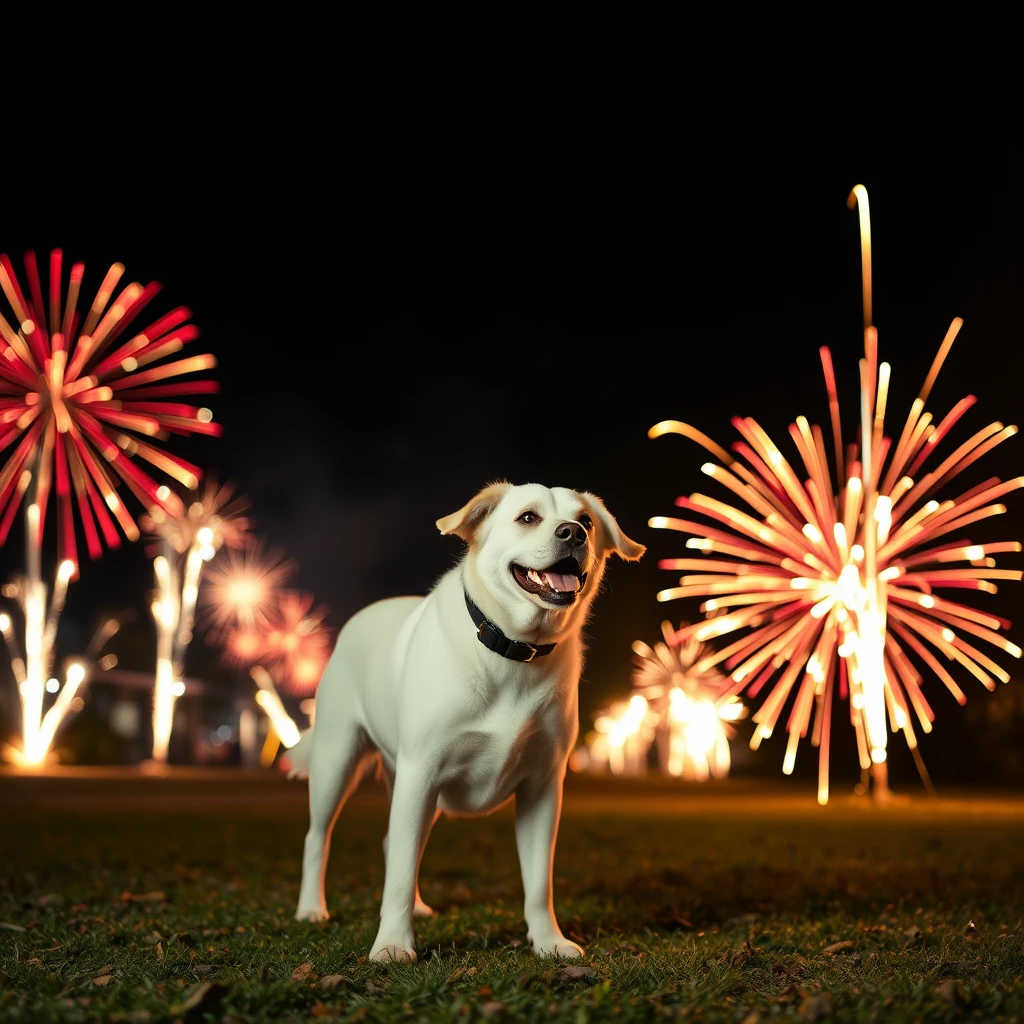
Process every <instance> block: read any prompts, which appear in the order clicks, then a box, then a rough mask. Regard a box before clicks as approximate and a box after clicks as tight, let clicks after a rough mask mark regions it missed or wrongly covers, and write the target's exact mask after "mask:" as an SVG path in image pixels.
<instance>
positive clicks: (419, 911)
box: [412, 897, 434, 917]
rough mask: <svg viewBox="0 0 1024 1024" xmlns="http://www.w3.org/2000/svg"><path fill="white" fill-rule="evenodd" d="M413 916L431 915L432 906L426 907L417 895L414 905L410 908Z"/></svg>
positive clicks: (432, 912)
mask: <svg viewBox="0 0 1024 1024" xmlns="http://www.w3.org/2000/svg"><path fill="white" fill-rule="evenodd" d="M412 916H413V917H433V916H434V908H433V907H428V906H427V905H426V903H424V902H423V900H421V899H420V898H419V897H417V898H416V905H415V906H414V907H413V908H412Z"/></svg>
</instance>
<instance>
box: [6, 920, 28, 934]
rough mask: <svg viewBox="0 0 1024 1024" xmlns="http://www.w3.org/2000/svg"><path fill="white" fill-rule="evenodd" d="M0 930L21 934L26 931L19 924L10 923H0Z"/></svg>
mask: <svg viewBox="0 0 1024 1024" xmlns="http://www.w3.org/2000/svg"><path fill="white" fill-rule="evenodd" d="M0 928H3V929H4V931H8V932H23V931H26V929H25V928H22V926H21V925H20V924H12V923H11V922H10V921H0Z"/></svg>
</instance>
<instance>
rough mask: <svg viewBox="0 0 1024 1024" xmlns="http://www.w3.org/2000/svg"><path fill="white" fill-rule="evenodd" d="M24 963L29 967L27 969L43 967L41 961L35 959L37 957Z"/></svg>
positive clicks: (37, 958)
mask: <svg viewBox="0 0 1024 1024" xmlns="http://www.w3.org/2000/svg"><path fill="white" fill-rule="evenodd" d="M25 963H27V964H28V965H29V967H42V966H43V961H42V960H40V959H39V957H37V956H34V957H32V958H31V959H29V960H26V961H25Z"/></svg>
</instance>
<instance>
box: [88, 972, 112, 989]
mask: <svg viewBox="0 0 1024 1024" xmlns="http://www.w3.org/2000/svg"><path fill="white" fill-rule="evenodd" d="M113 980H114V976H113V975H112V974H101V975H99V976H98V977H96V978H93V979H92V983H93V984H94V985H99V986H103V985H109V984H110V983H111V982H112V981H113Z"/></svg>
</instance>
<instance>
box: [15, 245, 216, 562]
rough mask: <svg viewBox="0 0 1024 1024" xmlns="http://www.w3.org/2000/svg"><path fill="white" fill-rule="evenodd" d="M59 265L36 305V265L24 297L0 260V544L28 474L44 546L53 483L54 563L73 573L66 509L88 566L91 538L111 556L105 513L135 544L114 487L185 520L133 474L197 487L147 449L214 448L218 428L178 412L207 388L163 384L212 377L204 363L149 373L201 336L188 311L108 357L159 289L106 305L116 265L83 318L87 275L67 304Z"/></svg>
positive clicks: (113, 537) (205, 414)
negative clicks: (3, 306)
mask: <svg viewBox="0 0 1024 1024" xmlns="http://www.w3.org/2000/svg"><path fill="white" fill-rule="evenodd" d="M62 259H63V257H62V253H61V250H59V249H54V250H53V252H51V253H50V279H49V289H48V294H47V299H46V300H45V301H44V298H43V289H42V283H41V279H40V274H39V269H38V267H37V265H36V257H35V253H33V252H28V253H26V254H25V274H26V278H27V280H28V293H27V295H26V293H25V292H23V291H22V288H21V286H20V284H19V282H18V279H17V276H16V274H15V271H14V267H13V266H12V264H11V261H10V259H9V258H8V257H7V256H6V255H0V287H2V289H3V292H4V294H5V295H6V296H7V300H8V302H9V303H10V306H11V309H12V310H13V311H14V321H15V323H14V326H12V325H11V324H10V323H8V321H7V320H6V319H5V318H4V317H3V315H0V451H2V450H3V449H5V448H7V447H9V446H10V445H12V444H14V443H15V442H18V443H17V447H16V448H15V449H14V451H13V453H12V454H11V455H10V457H9V458H8V460H7V463H6V464H5V465H4V467H3V469H2V470H0V513H2V516H0V544H2V543H4V541H6V539H7V536H8V533H9V532H10V528H11V524H12V522H13V520H14V516H15V515H16V513H17V511H18V507H19V505H20V504H21V500H22V497H23V496H24V492H25V490H26V488H27V486H28V481H29V477H28V476H27V475H26V473H25V470H29V471H34V472H36V473H37V477H36V503H37V504H38V506H39V510H40V517H39V537H38V538H36V542H37V543H41V542H42V533H43V524H44V523H45V519H46V506H47V501H48V498H49V494H50V490H51V487H53V486H54V482H55V486H56V492H57V519H58V526H59V533H58V545H59V557H60V558H61V559H62V560H63V559H70V560H71V561H72V562H74V563H75V565H76V566H77V563H78V558H77V546H76V543H75V527H74V511H73V509H74V506H75V504H77V507H78V510H79V515H80V517H81V521H82V529H83V532H84V534H85V541H86V547H87V549H88V552H89V556H90V557H91V558H98V557H99V556H100V554H101V553H102V550H103V546H102V544H101V541H100V534H102V537H103V542H104V543H105V544H106V546H107V547H108V548H115V547H118V546H119V545H120V537H119V535H118V532H117V529H116V528H115V526H114V523H113V520H112V519H111V516H110V513H113V517H114V519H116V520H117V522H118V525H120V527H121V530H122V531H123V533H124V535H125V536H126V537H127V538H128V539H129V540H136V539H138V536H139V528H138V526H137V525H136V524H135V521H134V520H133V519H132V517H131V515H130V514H129V512H128V510H127V508H125V505H124V503H123V502H122V501H121V498H120V497H119V496H118V494H117V490H116V489H117V487H118V485H119V484H120V483H121V482H122V481H123V482H124V484H125V485H126V486H127V487H128V489H129V490H130V491H131V492H132V493H133V494H134V495H135V496H136V498H138V500H139V501H140V502H141V503H142V505H143V506H144V507H145V508H157V509H161V510H162V511H163V512H165V513H166V514H167V515H170V516H175V515H181V513H182V511H183V504H182V501H181V499H180V498H179V497H178V496H177V495H175V494H174V493H173V491H171V489H170V488H169V487H167V486H166V485H162V484H158V483H157V482H156V481H155V480H154V479H153V478H152V477H150V476H149V474H148V473H146V472H145V471H144V470H143V469H141V468H140V466H139V460H140V459H142V460H145V461H146V462H148V463H150V464H151V465H152V466H155V467H156V468H157V469H159V470H160V471H161V472H163V473H165V474H167V475H168V476H169V477H172V478H173V479H175V480H177V481H179V482H180V483H182V484H184V485H185V486H186V487H188V488H190V489H192V488H195V487H196V486H197V485H198V483H199V479H200V477H201V476H202V471H201V470H200V469H199V468H198V467H197V466H194V465H192V464H191V463H188V462H186V461H184V460H183V459H180V458H178V457H177V456H174V455H171V454H169V453H168V452H166V451H164V450H162V449H160V448H157V447H155V446H154V445H152V444H151V443H150V440H149V439H151V438H156V439H158V440H166V439H167V438H168V437H169V436H170V435H171V434H207V435H211V436H219V435H220V433H221V427H220V426H219V425H218V424H216V423H213V422H212V419H213V416H212V413H211V412H210V410H209V409H207V408H203V407H199V406H194V405H185V404H182V403H180V402H179V401H177V399H178V398H179V397H180V396H186V395H209V394H214V393H216V392H217V391H218V390H219V388H218V385H217V382H216V381H213V380H189V381H187V382H181V383H173V384H167V383H163V382H164V381H166V380H168V379H169V378H172V377H178V376H181V375H183V374H191V373H195V372H198V371H202V370H209V369H212V368H213V367H214V366H215V365H216V359H215V358H214V357H213V356H212V355H209V354H204V355H197V356H191V357H189V358H186V359H178V360H175V361H173V362H169V363H163V364H162V365H160V366H152V365H151V364H154V363H157V362H159V361H160V360H162V359H164V358H165V357H166V356H169V355H171V354H173V353H175V352H178V351H179V350H180V349H181V348H182V347H183V346H184V345H185V344H186V343H187V342H189V341H192V340H194V339H195V338H197V337H198V336H199V330H198V328H196V327H195V326H194V325H192V324H187V323H186V321H187V320H188V319H189V318H190V317H191V315H192V314H191V311H190V310H188V309H186V308H184V307H178V308H177V309H174V310H172V311H171V312H170V313H167V314H166V315H165V316H162V317H160V318H159V319H157V320H155V321H154V322H153V323H152V324H150V325H149V326H148V327H147V328H146V329H145V330H143V331H140V332H139V333H137V334H134V335H132V336H131V337H130V339H129V340H128V341H124V342H123V343H121V344H120V345H115V342H116V341H117V340H118V338H120V337H121V336H122V335H124V334H125V332H126V330H127V328H128V325H129V324H130V323H131V322H132V321H133V320H134V319H135V317H136V316H137V315H138V314H139V313H141V312H142V310H143V309H144V308H145V307H146V306H147V305H148V304H149V302H150V301H151V300H152V299H153V297H154V296H155V295H156V294H157V292H159V290H160V285H159V284H157V283H156V282H151V283H150V284H148V285H146V286H145V287H143V286H142V285H140V284H138V283H136V282H132V283H130V284H128V285H127V286H125V287H124V288H123V289H122V290H121V291H120V293H119V294H118V296H117V298H116V299H114V300H113V302H111V299H112V297H113V295H114V292H115V290H116V288H117V286H118V283H119V281H120V279H121V276H122V275H123V273H124V266H123V265H122V264H120V263H115V264H114V265H113V266H112V267H111V268H110V269H109V270H108V271H107V273H106V276H105V277H104V278H103V282H102V283H101V285H100V287H99V290H98V291H97V293H96V297H95V298H94V299H93V301H92V304H91V305H90V306H89V308H88V310H87V311H86V312H85V313H84V316H83V314H82V311H81V310H79V308H78V300H79V294H80V291H81V287H82V278H83V274H84V271H85V265H84V264H82V263H75V264H74V265H73V266H72V267H71V272H70V277H69V283H68V288H67V293H66V295H62V270H61V267H62ZM143 367H150V368H149V369H143ZM168 399H170V401H168ZM37 466H38V468H36V467H37ZM111 470H113V473H112V472H111ZM97 526H98V528H99V529H98V530H97Z"/></svg>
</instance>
